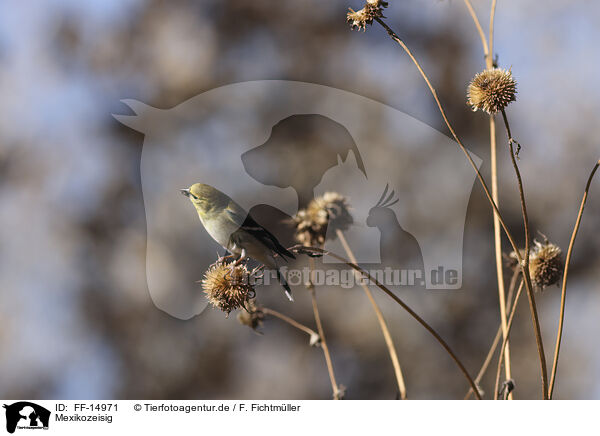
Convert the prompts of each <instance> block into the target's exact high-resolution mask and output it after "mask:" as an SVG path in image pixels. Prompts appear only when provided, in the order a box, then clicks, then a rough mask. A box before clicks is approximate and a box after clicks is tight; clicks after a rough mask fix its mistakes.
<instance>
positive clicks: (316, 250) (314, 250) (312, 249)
mask: <svg viewBox="0 0 600 436" xmlns="http://www.w3.org/2000/svg"><path fill="white" fill-rule="evenodd" d="M290 250H293V251H296V252H298V253H319V254H321V255H327V256H330V257H333V258H334V259H337V260H339V261H340V262H343V263H345V264H346V265H348V266H349V267H350V268H353V269H354V270H356V271H358V272H360V273H361V274H362V275H363V276H364V277H366V278H367V279H369V280H370V281H371V282H372V283H374V284H375V285H376V286H377V287H378V288H379V289H381V290H382V291H383V292H385V293H386V294H387V295H388V296H389V297H390V298H392V300H394V301H395V302H396V303H398V304H399V305H400V306H401V307H402V308H403V309H404V310H405V311H407V312H408V314H409V315H410V316H412V317H413V318H414V319H416V320H417V321H418V322H419V324H421V325H422V326H423V327H425V329H426V330H427V331H428V332H429V333H431V335H432V336H433V337H434V338H435V339H436V340H437V341H438V342H439V343H440V345H441V346H442V347H443V348H444V350H446V352H447V353H448V354H449V355H450V357H451V358H452V360H453V361H454V363H456V365H457V366H458V368H459V369H460V371H461V372H462V373H463V375H464V376H465V378H466V379H467V382H468V383H469V385H470V386H471V388H473V390H474V392H475V396H476V397H477V399H478V400H481V395H480V394H479V391H478V390H477V386H476V385H475V382H474V381H473V379H472V378H471V376H470V375H469V372H468V371H467V370H466V368H465V366H464V365H463V364H462V362H461V361H460V360H459V358H458V357H457V356H456V354H454V351H452V349H451V348H450V346H449V345H448V344H447V343H446V342H445V341H444V340H443V339H442V337H441V336H440V335H439V334H438V333H437V332H436V331H435V330H434V329H433V327H431V326H430V325H429V324H427V322H426V321H425V320H424V319H423V318H421V317H420V316H419V315H418V314H417V313H416V312H415V311H414V310H412V309H411V308H410V307H409V306H408V305H407V304H406V303H405V302H404V301H402V300H401V299H400V298H398V297H397V296H396V295H395V294H394V293H393V292H392V291H390V290H389V289H388V288H387V287H386V286H385V285H383V284H381V283H380V282H379V281H378V280H377V279H376V278H375V277H373V276H372V275H371V274H369V273H368V272H367V271H365V270H363V269H362V268H361V267H359V266H358V265H356V264H354V263H352V262H350V261H349V260H348V259H345V258H343V257H342V256H339V255H337V254H335V253H332V252H330V251H326V250H324V249H322V248H317V247H305V246H302V245H297V246H294V247H291V248H290Z"/></svg>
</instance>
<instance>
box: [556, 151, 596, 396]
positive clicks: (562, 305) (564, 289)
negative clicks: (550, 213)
mask: <svg viewBox="0 0 600 436" xmlns="http://www.w3.org/2000/svg"><path fill="white" fill-rule="evenodd" d="M599 166H600V160H599V161H598V162H596V165H594V168H593V169H592V172H591V173H590V176H589V177H588V181H587V184H586V185H585V190H584V191H583V198H582V199H581V205H580V206H579V213H578V214H577V219H576V220H575V226H574V227H573V233H572V234H571V240H570V241H569V249H568V250H567V258H566V259H565V271H564V273H563V279H562V289H561V294H560V317H559V319H558V334H557V335H556V347H555V349H554V360H553V362H552V373H551V375H550V386H549V388H548V399H550V400H551V399H552V393H553V392H554V382H555V381H556V371H557V370H558V354H559V352H560V343H561V339H562V332H563V322H564V319H565V302H566V299H567V278H568V276H569V263H570V262H571V255H572V254H573V246H574V245H575V238H576V237H577V232H578V231H579V224H581V217H582V216H583V209H584V207H585V202H586V200H587V196H588V192H589V190H590V185H591V184H592V179H593V178H594V174H596V170H597V169H598V167H599Z"/></svg>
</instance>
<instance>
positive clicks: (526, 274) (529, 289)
mask: <svg viewBox="0 0 600 436" xmlns="http://www.w3.org/2000/svg"><path fill="white" fill-rule="evenodd" d="M375 21H377V22H378V23H379V24H380V25H381V26H382V27H383V28H384V29H385V30H386V31H387V33H388V35H389V36H390V38H392V40H394V41H395V42H396V43H398V44H399V45H400V46H401V47H402V49H403V50H404V51H405V52H406V54H407V55H408V56H409V57H410V59H411V60H412V61H413V63H414V64H415V66H416V67H417V69H418V70H419V72H420V73H421V76H422V77H423V80H425V83H426V84H427V86H428V87H429V90H430V92H431V94H432V95H433V98H434V100H435V102H436V103H437V106H438V109H439V111H440V114H441V115H442V118H443V119H444V122H445V123H446V126H447V127H448V130H450V133H451V134H452V137H453V138H454V139H455V140H456V142H457V143H458V145H459V146H460V148H461V150H462V151H463V153H464V154H465V156H466V157H467V160H468V161H469V163H470V164H471V166H472V167H473V169H474V170H475V172H476V174H477V179H478V180H479V182H480V184H481V186H482V188H483V190H484V192H485V195H486V197H487V199H488V201H489V202H490V205H491V206H492V208H493V209H494V212H495V213H496V214H497V215H498V220H499V221H500V224H501V225H502V228H503V229H504V233H506V236H507V238H508V240H509V241H510V245H511V246H512V248H513V250H514V252H515V253H516V255H517V259H518V261H519V264H523V263H524V262H523V258H522V256H521V253H520V251H519V249H518V247H517V244H516V242H515V240H514V238H513V236H512V234H511V232H510V231H509V230H508V227H507V225H506V223H505V222H504V219H503V218H502V215H501V214H500V210H499V209H498V206H497V205H496V202H495V201H494V200H493V198H492V196H491V194H490V191H489V189H488V187H487V184H486V183H485V180H484V179H483V176H482V175H481V172H480V171H479V168H477V165H475V162H474V161H473V158H472V157H471V155H470V154H469V152H468V151H467V149H466V147H465V146H464V145H463V143H462V141H461V140H460V138H459V137H458V136H457V134H456V132H455V131H454V128H453V127H452V125H451V124H450V121H449V120H448V117H447V116H446V112H445V111H444V108H443V107H442V104H441V102H440V100H439V98H438V96H437V92H436V90H435V88H434V87H433V85H432V84H431V82H430V81H429V78H428V77H427V75H426V74H425V72H424V71H423V68H422V67H421V64H419V62H418V61H417V59H416V58H415V57H414V55H413V54H412V52H411V51H410V49H409V48H408V47H407V45H406V44H405V43H404V41H402V40H401V39H400V37H398V35H396V33H395V32H394V31H393V30H392V29H391V28H390V27H389V26H388V25H387V24H386V23H385V22H384V21H383V20H382V19H381V18H378V17H376V18H375ZM511 145H512V143H511ZM523 276H524V277H525V285H526V287H527V293H528V295H529V304H530V307H531V311H532V319H533V323H534V325H535V326H536V328H535V330H536V332H535V334H536V342H537V344H538V352H539V353H540V366H541V370H542V393H543V394H544V395H543V396H544V398H546V392H547V386H548V382H547V379H548V376H547V372H546V362H545V358H544V357H543V351H544V350H543V346H541V347H540V345H541V335H540V334H539V321H538V319H537V310H536V308H535V299H534V297H533V288H532V286H531V278H530V276H529V271H528V270H527V271H524V272H523Z"/></svg>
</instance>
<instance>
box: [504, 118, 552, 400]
mask: <svg viewBox="0 0 600 436" xmlns="http://www.w3.org/2000/svg"><path fill="white" fill-rule="evenodd" d="M502 118H503V119H504V126H505V127H506V133H507V135H508V145H509V147H510V158H511V161H512V164H513V168H514V170H515V175H516V176H517V184H518V186H519V198H520V200H521V212H522V214H523V226H524V228H525V257H523V258H522V260H521V261H520V262H519V264H520V266H521V272H522V275H523V278H524V281H525V288H526V289H527V297H528V299H529V309H530V311H531V321H532V323H533V331H534V333H535V342H536V345H537V349H538V355H539V358H540V367H541V371H542V398H543V399H548V372H547V369H546V355H545V354H544V344H543V342H542V333H541V329H540V321H539V318H538V311H537V307H536V304H535V295H534V294H533V286H532V284H531V274H530V272H529V249H530V241H529V239H530V234H529V217H528V215H527V204H526V202H525V193H524V190H523V180H522V179H521V172H520V171H519V166H518V165H517V160H516V158H515V150H514V147H513V144H515V143H517V142H516V141H515V140H514V139H513V137H512V133H511V132H510V126H509V124H508V118H507V117H506V112H505V111H504V109H502ZM517 145H518V143H517ZM517 254H518V250H517Z"/></svg>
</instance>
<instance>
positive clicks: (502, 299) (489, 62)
mask: <svg viewBox="0 0 600 436" xmlns="http://www.w3.org/2000/svg"><path fill="white" fill-rule="evenodd" d="M464 1H465V4H466V5H467V9H468V10H469V13H470V14H471V18H473V22H474V23H475V27H476V28H477V31H478V33H479V36H480V38H481V44H482V46H483V55H484V58H485V63H486V68H488V69H489V68H492V67H493V66H494V62H493V53H490V51H489V50H490V47H493V45H494V17H495V15H496V0H494V1H493V3H492V8H491V12H490V35H489V37H490V42H489V46H488V43H487V41H486V39H485V35H484V33H483V29H482V27H481V23H480V22H479V19H478V18H477V14H475V10H474V9H473V6H472V5H471V2H470V0H464ZM489 120H490V172H491V178H492V199H493V200H494V202H495V203H496V205H499V204H500V203H499V201H498V198H499V197H498V163H497V162H498V159H497V156H498V153H497V147H496V120H495V118H494V115H492V114H490V116H489ZM493 215H494V216H493V219H494V255H495V260H496V277H497V281H498V301H499V306H500V328H501V331H502V337H503V338H504V337H506V296H505V292H504V290H505V285H504V273H503V268H502V237H501V236H502V235H501V233H500V221H499V220H498V215H497V214H496V213H494V214H493ZM494 347H495V345H494ZM504 369H505V372H506V378H507V380H508V379H511V378H512V375H511V365H510V344H507V345H506V353H505V354H504ZM467 395H468V394H467ZM508 398H509V399H510V400H512V398H513V396H512V393H510V394H509V395H508Z"/></svg>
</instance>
